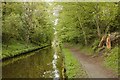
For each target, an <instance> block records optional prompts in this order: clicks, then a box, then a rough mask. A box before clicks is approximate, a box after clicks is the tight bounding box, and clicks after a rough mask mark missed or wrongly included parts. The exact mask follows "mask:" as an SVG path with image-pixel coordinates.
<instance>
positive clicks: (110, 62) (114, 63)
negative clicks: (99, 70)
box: [104, 47, 120, 75]
mask: <svg viewBox="0 0 120 80" xmlns="http://www.w3.org/2000/svg"><path fill="white" fill-rule="evenodd" d="M107 54H108V56H107V57H105V61H104V65H105V66H106V67H108V68H110V69H112V70H114V71H115V72H118V70H119V69H118V67H119V66H118V61H119V59H118V47H115V48H113V49H112V50H111V51H110V52H109V53H107ZM119 75H120V73H119Z"/></svg>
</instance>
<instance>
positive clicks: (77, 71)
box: [63, 48, 88, 78]
mask: <svg viewBox="0 0 120 80" xmlns="http://www.w3.org/2000/svg"><path fill="white" fill-rule="evenodd" d="M63 53H64V55H65V66H66V69H67V72H66V74H67V76H68V78H86V77H88V76H87V73H86V72H85V71H84V70H83V68H82V65H80V64H79V61H78V60H76V59H75V57H74V56H73V55H72V53H71V52H70V51H69V50H68V49H66V48H64V49H63Z"/></svg>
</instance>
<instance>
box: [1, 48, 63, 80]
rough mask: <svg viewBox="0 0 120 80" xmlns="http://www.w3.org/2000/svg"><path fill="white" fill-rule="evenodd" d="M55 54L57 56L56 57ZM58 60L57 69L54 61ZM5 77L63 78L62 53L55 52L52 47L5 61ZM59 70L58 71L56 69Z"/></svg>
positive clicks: (3, 72) (3, 73)
mask: <svg viewBox="0 0 120 80" xmlns="http://www.w3.org/2000/svg"><path fill="white" fill-rule="evenodd" d="M55 55H56V56H57V58H55ZM54 60H56V63H55V65H56V69H55V66H53V62H54ZM5 63H7V64H6V65H3V66H2V77H3V78H56V77H55V75H59V76H57V78H62V68H61V65H62V64H63V61H62V55H61V54H60V53H59V54H55V51H54V49H53V48H52V47H46V48H44V49H41V50H37V51H34V52H30V53H29V54H26V55H22V56H17V57H16V58H11V59H9V60H6V61H4V62H3V64H5ZM56 70H58V73H56V72H55V71H56Z"/></svg>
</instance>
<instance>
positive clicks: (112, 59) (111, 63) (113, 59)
mask: <svg viewBox="0 0 120 80" xmlns="http://www.w3.org/2000/svg"><path fill="white" fill-rule="evenodd" d="M69 45H70V47H74V48H78V49H79V50H80V51H81V52H82V53H85V54H86V55H91V56H94V55H98V52H99V50H100V48H98V49H97V51H96V52H94V51H93V48H92V47H91V46H86V47H85V46H80V45H79V44H69ZM118 49H119V47H118V46H116V47H114V48H113V49H111V50H109V51H108V50H107V49H105V52H104V53H102V54H103V56H104V57H103V59H104V62H103V65H104V66H105V67H107V68H109V69H111V70H113V71H114V72H116V73H118V75H120V73H119V72H120V71H118V70H119V69H120V67H119V65H118V63H119V56H118ZM105 55H107V56H105ZM97 57H100V56H97ZM118 68H119V69H118Z"/></svg>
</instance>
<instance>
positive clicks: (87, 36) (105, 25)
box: [57, 2, 120, 46]
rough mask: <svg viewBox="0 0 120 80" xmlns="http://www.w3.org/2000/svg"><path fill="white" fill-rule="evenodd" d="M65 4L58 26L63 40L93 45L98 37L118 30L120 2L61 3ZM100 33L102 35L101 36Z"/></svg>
mask: <svg viewBox="0 0 120 80" xmlns="http://www.w3.org/2000/svg"><path fill="white" fill-rule="evenodd" d="M59 4H60V5H62V6H63V10H62V11H61V13H60V17H59V24H58V26H57V29H58V35H59V38H60V39H61V40H62V41H63V42H72V43H79V44H81V45H83V46H84V45H92V44H93V43H94V41H95V40H99V38H98V37H101V36H102V35H104V34H106V33H110V32H115V31H118V29H119V28H118V26H119V23H118V20H117V19H116V18H117V16H118V15H119V14H118V3H113V2H111V3H107V2H106V3H75V2H73V3H59ZM119 30H120V29H119ZM99 34H100V36H99Z"/></svg>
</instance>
